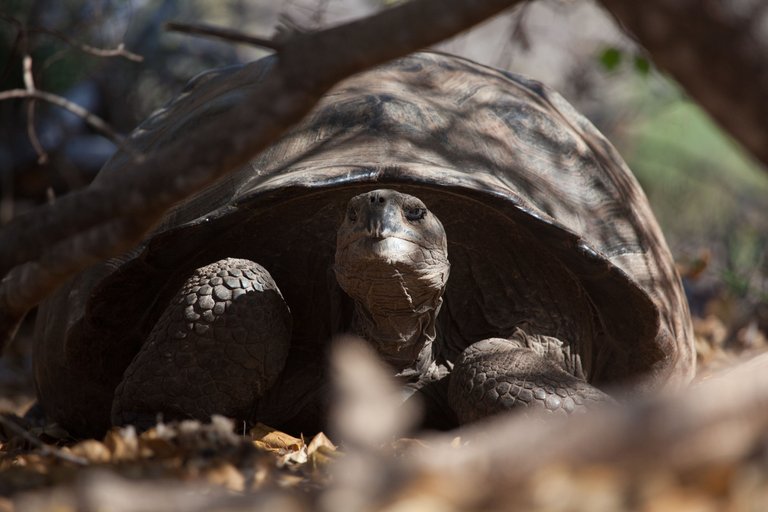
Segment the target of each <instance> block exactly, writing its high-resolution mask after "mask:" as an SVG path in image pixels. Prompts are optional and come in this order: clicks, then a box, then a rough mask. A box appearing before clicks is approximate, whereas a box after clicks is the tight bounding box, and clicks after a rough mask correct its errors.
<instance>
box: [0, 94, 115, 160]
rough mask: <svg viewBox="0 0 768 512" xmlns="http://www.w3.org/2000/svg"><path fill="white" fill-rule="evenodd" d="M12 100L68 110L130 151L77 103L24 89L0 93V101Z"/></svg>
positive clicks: (108, 128) (98, 120) (108, 127)
mask: <svg viewBox="0 0 768 512" xmlns="http://www.w3.org/2000/svg"><path fill="white" fill-rule="evenodd" d="M12 98H27V99H37V100H42V101H45V102H48V103H50V104H52V105H56V106H57V107H61V108H63V109H65V110H68V111H70V112H72V113H73V114H75V115H76V116H78V117H79V118H81V119H82V120H83V121H85V122H86V123H88V125H89V126H90V127H91V128H93V129H94V130H96V131H98V132H99V133H101V134H102V135H104V136H106V137H107V138H109V139H110V140H112V141H113V142H114V143H115V144H117V145H119V146H120V147H121V148H122V149H124V150H127V151H130V149H129V148H128V147H127V146H126V144H125V138H124V137H123V136H122V135H120V134H118V133H117V132H115V131H114V130H113V129H112V128H111V127H110V126H109V124H107V122H106V121H104V120H103V119H102V118H100V117H99V116H97V115H96V114H93V113H91V112H90V111H88V110H86V109H84V108H83V107H81V106H80V105H78V104H77V103H74V102H72V101H69V100H68V99H66V98H64V97H62V96H59V95H58V94H53V93H50V92H45V91H41V90H38V89H35V90H32V91H29V90H26V89H10V90H7V91H2V92H0V101H4V100H9V99H12Z"/></svg>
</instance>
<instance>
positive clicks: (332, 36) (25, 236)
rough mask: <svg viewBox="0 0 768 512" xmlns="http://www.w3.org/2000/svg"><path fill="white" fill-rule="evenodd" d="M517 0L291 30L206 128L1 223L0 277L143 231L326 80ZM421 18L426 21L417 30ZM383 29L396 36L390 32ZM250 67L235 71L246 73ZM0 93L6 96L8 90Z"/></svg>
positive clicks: (437, 4)
mask: <svg viewBox="0 0 768 512" xmlns="http://www.w3.org/2000/svg"><path fill="white" fill-rule="evenodd" d="M520 1H521V0H482V1H479V0H415V1H412V2H407V3H405V4H402V5H400V6H398V7H394V8H392V9H389V10H386V11H384V12H382V13H380V14H377V15H375V16H372V17H370V18H366V19H363V20H358V21H355V22H352V23H349V24H346V25H341V26H338V27H334V28H331V29H328V30H325V31H322V32H316V33H312V34H297V35H296V36H295V37H294V38H292V39H290V40H288V41H287V42H286V43H285V45H284V47H283V49H282V50H281V52H280V57H279V59H278V61H277V64H276V65H275V67H274V68H273V69H271V70H270V72H269V73H268V74H267V76H266V77H264V78H263V80H262V81H261V82H260V86H259V87H255V88H253V89H252V90H251V91H250V92H249V93H248V94H247V96H245V97H244V98H243V100H242V103H240V104H239V105H238V106H237V108H232V109H230V110H229V111H227V112H224V113H222V114H221V115H220V117H219V118H218V119H217V121H216V122H215V123H212V124H209V125H207V126H201V127H200V128H199V129H197V130H196V131H194V132H192V133H189V134H188V136H187V137H184V138H183V140H177V141H175V142H174V143H173V144H170V145H168V146H167V147H162V148H159V149H158V150H157V151H156V152H155V153H153V154H151V155H148V156H147V157H146V158H145V159H144V160H143V161H136V162H133V165H132V166H131V172H126V173H117V175H114V176H112V177H111V178H110V180H109V181H105V182H102V183H100V184H99V186H92V187H90V188H88V189H86V190H83V191H78V192H75V193H72V194H69V195H67V196H64V197H62V198H60V199H59V200H57V201H56V203H54V204H53V205H45V206H41V207H39V208H37V209H36V210H34V211H32V212H30V213H29V214H27V215H21V216H19V217H17V218H15V219H13V220H12V221H11V222H9V224H8V225H7V227H6V228H5V229H4V230H3V231H2V232H0V247H11V248H13V250H9V251H2V252H0V271H1V272H2V273H6V272H8V271H9V270H10V269H11V268H12V267H13V266H15V265H18V264H20V263H24V262H26V261H30V260H36V259H38V258H40V256H41V255H42V254H43V253H44V251H45V248H46V247H51V244H55V243H57V242H60V241H62V240H65V239H66V238H67V237H71V236H72V235H76V234H77V233H79V232H82V231H86V230H88V229H90V228H92V227H93V226H96V225H99V224H103V223H105V222H108V221H109V220H110V219H120V218H129V217H130V218H133V219H134V220H135V221H136V223H137V224H136V226H137V229H138V230H139V231H141V232H142V233H145V232H146V231H147V230H149V229H151V227H152V226H153V225H154V223H155V222H157V221H158V220H159V218H160V217H161V216H162V214H163V213H164V212H165V211H166V210H167V209H168V208H170V207H171V206H173V205H174V204H176V203H177V202H178V201H180V200H182V199H184V198H186V197H188V196H189V195H191V194H193V193H195V192H197V191H199V190H201V189H202V188H204V187H206V186H207V185H209V184H211V183H212V182H213V181H215V180H217V179H219V178H221V177H222V176H224V175H225V174H227V173H228V172H231V171H233V170H235V169H238V168H240V167H241V166H243V165H245V164H246V163H247V162H248V160H249V159H250V158H252V157H253V156H254V155H256V154H257V153H259V152H260V151H261V150H263V149H264V148H266V147H267V146H268V145H269V144H270V143H272V142H273V141H274V140H275V139H276V138H277V137H278V136H280V135H281V134H282V133H283V132H284V131H285V130H287V129H288V128H290V127H291V126H292V125H293V124H294V123H296V122H298V121H299V120H300V119H301V117H302V116H304V115H305V114H306V113H307V112H308V111H309V110H310V109H311V108H312V107H313V106H314V105H315V103H316V102H317V101H318V99H319V98H320V97H321V95H322V94H323V93H325V92H326V91H327V90H328V89H329V88H330V87H332V86H333V85H334V84H335V83H336V82H338V81H340V80H342V79H344V78H346V77H348V76H350V75H352V74H354V73H356V72H359V71H362V70H364V69H366V68H368V67H371V66H374V65H376V64H381V63H383V62H386V61H388V60H390V59H393V58H396V57H398V56H401V55H404V54H407V53H410V52H412V51H414V50H417V49H419V48H421V47H424V46H428V45H431V44H434V43H437V42H439V41H440V40H442V39H445V38H447V37H450V36H453V35H455V34H457V33H459V32H461V31H463V30H465V29H467V28H469V27H471V26H473V25H475V24H477V23H479V22H481V21H483V20H484V19H485V18H488V17H490V16H491V15H493V14H496V13H498V12H500V11H501V10H503V9H505V8H507V7H510V6H512V5H514V4H516V3H519V2H520ZM423 20H430V22H429V23H428V24H427V25H425V24H424V23H423ZM392 27H398V30H397V31H394V32H393V31H392ZM350 41H355V44H350ZM250 69H251V68H248V67H246V68H243V70H241V71H240V73H242V74H246V75H247V74H248V72H249V70H250ZM25 93H26V92H25ZM4 94H5V95H6V97H7V96H8V94H9V92H6V93H4ZM37 94H40V93H39V92H38V93H37ZM40 97H41V98H43V99H49V98H48V97H43V96H40ZM0 98H1V96H0ZM222 127H225V129H222ZM100 248H101V251H100V257H102V258H105V257H108V256H110V255H117V254H119V253H120V252H122V251H123V250H124V242H123V240H120V241H118V242H115V240H110V241H108V243H104V244H102V245H101V246H100ZM89 263H90V261H85V260H83V261H78V262H74V261H73V262H72V264H71V265H69V266H68V267H67V269H66V272H62V273H61V275H57V277H56V279H53V280H52V279H50V278H49V277H48V276H46V275H45V274H44V273H40V274H38V275H37V276H32V277H31V278H30V279H31V280H32V281H34V280H38V282H37V283H36V285H34V286H32V288H33V289H34V290H36V292H35V293H29V294H27V296H26V298H25V299H24V301H23V304H22V303H18V304H17V305H16V306H15V307H14V309H15V311H16V312H18V311H20V310H22V309H28V308H30V307H32V306H34V305H35V304H37V302H39V301H40V300H41V299H43V298H44V297H45V294H46V293H47V292H46V290H50V285H51V283H55V282H60V280H61V279H65V278H66V277H68V276H71V275H73V274H74V273H76V272H77V271H78V270H80V269H82V268H84V267H85V266H87V265H88V264H89ZM0 307H3V305H0ZM12 316H15V315H9V314H8V311H5V312H3V313H2V317H3V318H4V319H5V320H4V321H3V322H0V323H3V324H4V325H0V338H3V336H2V335H3V334H5V332H7V331H3V329H6V330H7V329H10V328H12V325H11V324H12V323H13V320H12V318H10V317H12Z"/></svg>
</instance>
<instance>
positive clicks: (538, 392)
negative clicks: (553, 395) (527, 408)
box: [533, 388, 547, 400]
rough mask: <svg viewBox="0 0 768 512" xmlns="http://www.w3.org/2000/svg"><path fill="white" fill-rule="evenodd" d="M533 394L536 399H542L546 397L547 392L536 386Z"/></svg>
mask: <svg viewBox="0 0 768 512" xmlns="http://www.w3.org/2000/svg"><path fill="white" fill-rule="evenodd" d="M533 396H534V397H536V399H537V400H544V399H545V398H547V392H546V391H544V390H543V389H541V388H536V389H534V390H533Z"/></svg>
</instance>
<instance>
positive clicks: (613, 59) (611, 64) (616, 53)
mask: <svg viewBox="0 0 768 512" xmlns="http://www.w3.org/2000/svg"><path fill="white" fill-rule="evenodd" d="M622 56H623V54H622V53H621V50H619V49H618V48H614V47H612V46H611V47H608V48H606V49H605V50H603V51H602V53H601V54H600V57H599V60H600V64H601V65H602V66H603V69H605V70H606V71H615V70H616V69H618V67H619V64H621V60H622Z"/></svg>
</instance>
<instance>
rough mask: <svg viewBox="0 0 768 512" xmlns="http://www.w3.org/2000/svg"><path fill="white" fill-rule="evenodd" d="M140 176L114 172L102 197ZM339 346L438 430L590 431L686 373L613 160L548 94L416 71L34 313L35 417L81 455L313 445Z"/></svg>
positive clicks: (170, 123) (644, 206) (251, 80)
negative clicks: (223, 445) (244, 428)
mask: <svg viewBox="0 0 768 512" xmlns="http://www.w3.org/2000/svg"><path fill="white" fill-rule="evenodd" d="M274 62H275V60H274V58H266V59H262V60H260V61H258V62H255V63H252V64H249V65H245V66H238V67H230V68H226V69H221V70H216V71H211V72H207V73H204V74H202V75H200V76H198V77H196V78H195V79H193V80H192V81H191V82H190V83H189V84H188V85H187V87H186V88H185V89H184V91H183V92H182V93H181V94H180V95H179V96H178V97H177V98H176V99H174V100H173V101H171V102H170V103H169V104H167V105H166V106H165V107H163V108H162V109H160V110H159V111H157V112H156V113H155V114H153V115H152V116H151V117H150V118H149V119H148V120H147V121H146V122H144V123H143V124H142V125H141V126H140V127H139V128H138V129H137V130H136V131H135V132H134V133H133V134H132V136H131V138H130V144H132V145H133V146H134V147H135V148H139V149H140V150H142V151H151V150H152V148H155V147H158V146H161V145H163V144H166V143H167V142H168V141H171V140H173V139H175V138H177V137H183V136H184V133H185V132H187V131H189V130H194V129H195V128H196V126H200V125H201V124H203V123H209V122H215V119H216V116H217V115H218V114H219V113H221V112H223V111H225V110H226V109H231V108H239V107H238V99H239V98H240V97H241V96H242V93H243V91H244V90H246V89H248V88H253V87H256V86H257V84H258V83H259V80H260V78H262V77H263V75H264V73H265V72H266V71H267V70H269V69H270V67H271V66H272V65H274ZM130 165H131V161H130V159H129V158H128V157H127V156H126V155H125V154H124V153H118V154H116V155H115V156H114V157H113V158H112V159H111V160H110V161H109V162H108V163H107V164H106V165H105V167H104V168H103V170H102V171H101V172H100V174H99V175H98V176H97V178H96V179H95V185H98V184H99V183H104V182H108V181H109V180H110V179H113V176H115V175H116V174H118V173H125V172H130ZM449 276H450V277H449ZM344 332H351V333H354V334H357V335H359V336H361V337H362V338H363V339H365V340H367V342H368V343H369V344H370V345H371V346H372V347H373V348H375V350H376V351H377V353H378V354H379V355H380V357H381V359H382V360H383V361H384V362H385V363H386V364H388V365H389V367H391V371H392V374H393V375H394V376H395V378H396V379H398V381H399V382H400V383H401V384H402V389H403V391H404V397H408V396H412V395H417V396H419V397H420V399H421V401H422V403H423V404H424V405H425V410H426V414H425V416H426V418H425V424H426V425H434V426H436V427H448V428H449V427H451V426H453V425H457V424H460V423H464V422H467V421H472V420H475V419H477V418H481V417H484V416H487V415H490V414H494V413H496V412H499V411H503V410H507V409H515V408H523V407H527V408H528V410H531V408H533V409H535V410H541V411H551V412H553V413H572V412H577V411H582V410H584V409H585V408H587V407H588V406H589V405H590V404H591V403H593V402H600V401H603V400H611V399H610V398H609V396H610V393H611V390H614V389H619V388H624V389H626V388H631V389H638V390H646V391H649V390H656V389H659V388H661V387H662V386H665V387H668V386H676V385H680V384H682V383H685V382H687V381H688V380H690V378H691V376H692V373H693V370H694V351H693V344H692V334H691V323H690V317H689V313H688V308H687V305H686V301H685V298H684V295H683V292H682V288H681V284H680V279H679V277H678V275H677V273H676V270H675V267H674V264H673V261H672V257H671V256H670V252H669V250H668V248H667V245H666V243H665V241H664V238H663V236H662V234H661V231H660V229H659V227H658V225H657V222H656V220H655V219H654V217H653V214H652V213H651V210H650V208H649V205H648V202H647V199H646V197H645V195H644V194H643V192H642V190H641V189H640V187H639V185H638V183H637V182H636V180H635V179H634V177H633V176H632V174H631V173H630V171H629V169H628V168H627V166H626V165H625V164H624V162H623V161H622V159H621V157H620V156H619V155H618V154H617V152H616V150H615V149H614V148H613V147H612V146H611V145H610V143H609V142H608V141H607V140H606V139H605V138H604V137H603V136H602V135H601V134H600V133H598V131H597V130H596V129H595V128H594V127H593V126H592V125H591V124H590V123H589V122H588V121H587V120H586V119H585V118H584V117H582V116H581V115H579V114H578V113H577V112H575V111H574V109H573V108H572V107H571V106H570V105H569V104H568V103H566V102H565V101H564V100H563V99H562V98H561V97H560V96H559V95H557V94H556V93H553V92H552V91H550V90H548V89H547V88H545V87H543V86H542V85H541V84H540V83H538V82H535V81H531V80H527V79H525V78H522V77H520V76H517V75H513V74H509V73H505V72H502V71H497V70H494V69H491V68H488V67H484V66H481V65H478V64H476V63H473V62H470V61H467V60H464V59H461V58H457V57H453V56H448V55H444V54H438V53H419V54H415V55H411V56H408V57H405V58H402V59H399V60H397V61H394V62H392V63H390V64H387V65H384V66H381V67H378V68H376V69H373V70H370V71H367V72H365V73H361V74H359V75H356V76H354V77H352V78H350V79H348V80H346V81H344V82H342V83H341V84H339V85H338V86H336V87H335V88H334V89H332V90H331V91H330V92H329V93H328V94H327V95H326V96H325V97H324V98H323V99H322V100H321V102H320V103H319V104H318V105H317V106H316V108H315V109H314V110H313V111H312V113H311V114H310V115H308V116H307V117H306V118H305V119H304V121H303V122H302V123H301V124H300V125H298V126H297V127H295V128H294V129H293V130H292V131H290V132H289V133H288V134H286V135H285V136H283V137H282V138H281V139H280V140H279V141H278V142H277V143H275V144H274V145H273V146H271V147H270V148H269V149H268V150H266V151H264V152H263V153H262V154H260V155H259V156H258V157H257V158H255V159H254V160H253V161H252V162H251V163H250V164H249V165H248V166H246V167H245V168H243V169H241V170H239V171H238V172H236V173H234V174H231V175H229V176H227V177H226V178H225V179H222V180H220V181H219V182H217V183H216V184H215V185H214V186H211V187H210V188H208V189H206V190H204V191H203V192H201V193H199V194H197V195H196V196H194V197H192V198H190V199H188V200H186V201H184V202H182V203H181V204H178V205H177V206H176V207H175V208H174V209H173V210H172V211H171V212H169V213H168V214H167V215H166V216H165V217H164V219H163V221H162V222H161V224H160V225H159V226H158V227H157V228H156V229H155V230H154V231H153V232H152V233H151V234H150V235H149V236H148V237H147V238H146V239H145V240H144V241H143V243H141V244H140V245H139V246H138V247H137V248H135V249H134V250H131V251H129V252H128V253H126V254H124V255H123V256H122V257H119V258H114V259H111V260H109V261H106V262H104V263H102V264H99V265H96V266H93V267H91V268H89V269H88V270H86V271H84V272H83V273H81V274H80V275H78V276H76V277H75V278H74V279H72V280H71V281H69V282H68V283H67V284H66V285H65V286H63V287H62V288H61V289H60V290H59V291H58V292H57V293H56V294H55V295H54V296H53V297H51V298H50V299H49V300H47V301H46V302H45V303H44V304H43V305H42V306H41V308H40V311H39V315H38V320H37V327H36V345H35V352H34V375H35V381H36V386H37V391H38V394H39V404H40V406H41V407H42V410H43V411H44V413H45V414H46V415H47V417H48V418H50V420H53V421H56V422H58V423H59V424H60V425H61V426H63V427H64V428H65V429H67V430H68V431H69V432H70V433H71V434H73V435H76V436H89V435H99V434H101V433H103V432H104V431H105V429H107V428H109V427H110V425H113V424H129V423H133V424H137V425H139V426H147V425H149V424H151V423H152V422H153V421H155V419H156V418H157V417H158V416H159V415H162V417H163V418H165V419H178V418H201V419H202V418H207V417H208V416H210V415H211V414H213V413H218V414H223V415H227V416H230V417H234V418H237V419H239V420H242V421H246V422H254V421H261V422H265V423H268V424H272V425H274V426H277V427H282V428H284V429H295V430H301V431H304V432H308V431H312V430H316V429H318V428H322V425H323V419H324V416H325V411H326V407H327V405H328V403H329V401H330V400H331V399H330V398H329V393H328V389H329V383H328V380H329V378H328V372H327V369H326V366H327V365H326V355H327V353H328V351H329V347H330V344H331V340H332V338H333V337H334V335H335V334H337V333H344ZM406 399H407V398H406Z"/></svg>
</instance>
